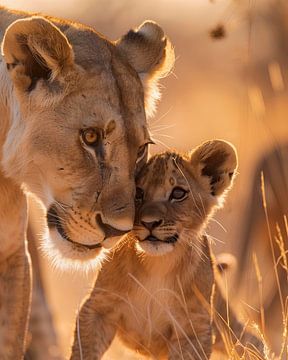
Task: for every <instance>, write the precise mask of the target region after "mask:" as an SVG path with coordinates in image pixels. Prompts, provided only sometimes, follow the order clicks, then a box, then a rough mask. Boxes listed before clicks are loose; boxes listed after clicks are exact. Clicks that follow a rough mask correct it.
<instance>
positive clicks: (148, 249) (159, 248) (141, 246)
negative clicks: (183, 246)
mask: <svg viewBox="0 0 288 360" xmlns="http://www.w3.org/2000/svg"><path fill="white" fill-rule="evenodd" d="M174 247H175V245H174V244H171V243H166V242H164V241H149V240H143V241H137V242H136V250H137V251H138V252H140V253H145V254H147V255H148V256H163V255H166V254H168V253H170V252H172V251H173V250H174Z"/></svg>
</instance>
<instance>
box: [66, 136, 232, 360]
mask: <svg viewBox="0 0 288 360" xmlns="http://www.w3.org/2000/svg"><path fill="white" fill-rule="evenodd" d="M236 167H237V155H236V151H235V149H234V147H233V146H232V145H231V144H229V143H227V142H225V141H221V140H214V141H208V142H206V143H204V144H202V145H200V146H199V147H198V148H196V149H195V150H193V151H191V153H189V154H187V155H185V156H182V155H179V154H177V153H171V152H166V153H163V154H160V155H156V156H154V157H152V158H151V159H150V161H149V162H148V163H147V164H146V165H145V166H144V168H143V169H142V170H141V172H140V174H139V176H138V178H137V179H136V180H137V194H136V219H135V227H134V229H133V230H132V231H131V232H130V233H129V234H128V235H127V236H126V237H125V238H124V239H123V241H122V242H121V243H120V245H119V246H118V247H117V248H116V249H115V250H114V251H113V253H112V254H111V261H109V262H106V263H105V264H104V265H103V268H102V270H101V272H100V274H99V276H98V279H97V281H96V283H95V286H94V289H93V291H92V293H91V295H90V297H89V298H88V300H86V302H85V303H84V305H83V306H82V309H81V311H80V314H79V319H78V320H79V323H78V326H77V329H76V331H75V340H74V345H73V353H72V359H80V358H81V359H84V360H86V359H87V360H92V359H101V357H102V355H103V354H104V353H105V352H106V350H107V349H108V347H109V345H110V344H111V342H112V340H113V338H114V336H115V335H116V334H117V335H118V336H119V337H120V338H121V339H122V340H123V341H124V343H125V344H126V345H127V346H128V347H130V348H132V349H134V350H135V351H137V352H139V353H141V354H144V355H147V356H149V357H152V358H154V359H161V358H168V359H208V358H209V356H210V354H211V346H212V329H211V327H212V326H211V313H210V305H211V293H212V286H213V283H214V273H213V264H212V259H211V254H210V248H209V243H208V240H207V237H206V235H205V232H204V231H205V227H206V225H207V222H208V220H209V217H211V215H212V214H213V212H214V210H215V209H216V208H217V207H219V205H220V204H221V203H222V200H223V198H224V195H225V192H226V191H227V189H228V188H229V187H230V186H231V184H232V181H233V177H234V173H235V169H236ZM80 354H81V355H80Z"/></svg>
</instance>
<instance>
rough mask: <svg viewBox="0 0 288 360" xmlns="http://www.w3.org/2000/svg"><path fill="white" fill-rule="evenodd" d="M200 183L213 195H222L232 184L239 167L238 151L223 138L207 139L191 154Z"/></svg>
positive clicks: (195, 173)
mask: <svg viewBox="0 0 288 360" xmlns="http://www.w3.org/2000/svg"><path fill="white" fill-rule="evenodd" d="M190 161H191V165H192V167H193V172H194V175H195V177H196V179H197V180H198V181H199V184H200V185H201V186H202V187H203V188H204V189H205V190H207V191H208V192H209V193H210V194H211V195H213V196H216V197H220V196H221V195H222V194H223V193H224V191H225V190H227V189H228V188H229V187H230V185H231V184H232V181H233V178H234V176H235V171H236V169H237V152H236V149H235V148H234V146H233V145H232V144H230V143H228V142H226V141H223V140H212V141H207V142H205V143H203V144H202V145H200V146H199V147H197V148H196V149H195V150H194V151H192V152H191V154H190Z"/></svg>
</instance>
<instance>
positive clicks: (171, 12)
mask: <svg viewBox="0 0 288 360" xmlns="http://www.w3.org/2000/svg"><path fill="white" fill-rule="evenodd" d="M1 4H2V5H4V6H7V7H10V8H14V9H21V10H28V11H33V12H43V13H45V14H49V15H54V16H57V17H63V18H68V19H72V20H74V21H79V22H83V23H85V24H88V25H91V26H93V27H94V28H95V29H96V30H97V31H99V32H101V33H103V34H105V35H106V36H107V37H108V38H110V39H112V40H116V39H117V38H119V37H120V36H121V35H123V34H124V33H126V32H127V31H128V30H129V29H130V28H133V27H136V26H138V25H140V23H141V22H143V21H144V20H145V19H152V20H155V21H157V22H158V23H159V24H160V25H161V26H162V27H163V28H164V30H165V32H166V34H167V35H168V36H169V37H170V39H171V41H172V43H173V44H174V47H175V52H176V63H175V68H174V71H173V73H172V74H171V75H170V76H169V77H168V78H166V79H164V80H163V81H162V100H161V101H160V103H159V106H158V111H157V113H156V115H155V116H154V117H153V118H152V119H150V120H149V124H150V128H151V131H152V134H153V137H154V138H155V140H156V142H157V144H158V145H156V146H153V148H151V151H152V152H157V151H163V150H165V149H166V148H171V147H172V148H177V149H179V150H188V149H191V148H193V147H194V146H197V145H198V144H199V143H201V142H202V141H205V140H208V139H212V138H221V139H225V140H228V141H231V142H232V143H233V144H234V145H235V146H236V148H237V150H238V154H239V175H238V176H237V179H236V182H235V185H234V188H233V190H232V191H231V193H230V194H229V197H228V199H227V202H226V205H225V207H224V209H223V210H221V211H219V212H218V213H217V215H216V219H217V221H218V223H217V222H214V221H212V222H211V224H210V226H209V229H208V231H209V233H210V234H211V235H212V236H213V239H214V240H215V241H214V244H213V249H214V251H215V253H221V252H223V251H225V252H231V253H233V254H234V255H235V256H236V259H237V260H238V261H241V264H238V273H237V270H236V271H234V272H233V271H232V274H228V275H229V276H228V287H229V289H230V292H231V298H233V295H234V297H235V299H234V301H235V303H236V306H237V307H239V308H240V307H241V311H242V312H241V313H243V314H244V315H243V316H245V314H246V315H247V314H249V317H250V318H253V319H256V320H257V319H258V320H261V319H260V305H261V304H260V303H259V292H258V285H257V276H256V272H255V268H254V265H255V258H254V265H253V262H251V261H250V258H251V255H252V254H253V251H254V250H255V251H256V255H257V260H258V264H259V270H260V273H261V277H262V279H263V281H262V283H263V294H264V295H263V296H264V300H265V301H266V299H268V300H267V302H268V303H269V304H268V305H267V318H266V321H267V324H268V325H267V324H266V333H267V336H268V338H269V341H270V343H271V344H272V345H273V348H274V349H275V351H279V349H280V347H281V341H282V337H281V334H282V330H283V323H282V321H281V316H280V315H281V311H280V315H279V309H280V307H281V304H280V303H279V299H278V301H277V300H275V301H274V300H273V299H274V298H273V296H274V295H275V294H274V295H273V296H272V295H271V292H273V291H274V293H275V291H276V290H275V289H276V288H275V276H274V272H273V262H271V256H270V258H269V251H268V255H267V251H266V250H267V249H270V255H271V247H269V246H270V245H269V228H267V224H266V220H265V213H264V209H263V206H262V199H261V188H260V173H261V170H263V169H264V170H263V171H264V178H265V183H266V196H267V211H268V216H269V221H270V227H271V228H270V232H271V234H270V235H271V236H270V238H272V240H273V241H274V237H275V236H274V235H273V234H274V233H273V231H274V230H275V229H276V226H275V225H276V222H278V223H280V225H279V227H280V232H281V234H282V235H281V236H282V240H283V239H284V240H283V241H284V244H285V242H286V245H287V224H286V228H285V222H284V220H283V215H284V213H285V211H287V204H288V192H287V187H288V169H287V168H288V151H287V145H286V148H285V143H288V91H287V90H288V88H287V81H288V4H287V1H286V0H210V1H209V0H145V1H137V0H93V1H92V0H81V1H80V0H61V1H59V0H50V1H45V0H37V1H36V0H35V1H32V0H2V1H1ZM283 149H284V150H285V149H286V150H285V151H286V153H285V151H284V150H283ZM273 151H274V152H273ZM271 154H272V155H271ZM273 154H274V155H273ZM273 156H274V157H273ZM285 159H286V160H285ZM265 169H266V170H265ZM279 169H281V171H280V170H279ZM280 172H281V174H280ZM266 174H267V175H266ZM269 176H270V178H269ZM272 180H273V181H272ZM280 182H281V186H280ZM275 189H276V190H275ZM275 191H276V192H277V191H278V193H277V194H275ZM258 195H259V196H258ZM275 199H276V200H275ZM277 201H278V202H277ZM279 202H280V203H281V204H282V205H283V204H284V205H283V206H284V210H283V209H282V207H281V206H282V205H281V206H280V205H279ZM275 204H276V205H275ZM285 204H286V205H285ZM285 206H286V208H285ZM39 211H40V210H39V209H38V208H37V206H36V205H33V206H31V217H32V219H34V220H35V219H36V221H34V220H33V224H32V232H33V233H34V234H38V233H39V228H38V227H39V221H37V219H38V218H39ZM286 214H287V212H286ZM251 219H254V220H255V221H254V220H253V221H252V220H251ZM251 222H252V225H253V226H254V224H255V223H257V224H256V225H257V226H254V228H253V229H251V226H252V225H251ZM219 223H220V225H219ZM275 231H276V230H275ZM251 234H252V235H251ZM278 235H279V232H278ZM245 239H246V242H245ZM248 240H249V241H248ZM248 242H249V243H250V244H252V247H251V248H249V249H248V248H247V246H248V245H247V243H248ZM243 244H246V245H245V246H246V248H245V249H244V250H243ZM273 246H274V245H273ZM265 249H266V250H265ZM265 251H266V252H265ZM275 251H276V250H275ZM276 252H277V251H276ZM243 254H244V255H243ZM275 256H276V258H277V254H276V255H275ZM282 260H283V259H282ZM40 262H41V264H42V265H41V266H42V267H43V276H44V284H45V290H46V293H47V298H48V303H49V305H50V308H51V313H52V315H53V321H54V324H55V328H56V334H57V336H58V342H59V345H60V349H61V353H62V355H64V356H66V357H67V354H68V353H69V346H70V343H71V336H72V329H73V325H74V321H75V314H76V311H77V309H78V308H79V305H80V303H81V300H82V299H83V296H84V295H85V294H86V293H87V291H88V289H89V287H90V286H91V284H92V283H93V279H94V278H95V276H96V274H95V273H94V274H88V275H85V274H76V273H73V274H71V273H60V272H59V271H57V270H54V269H52V268H51V267H50V266H49V265H48V264H47V262H46V260H45V259H43V258H40ZM280 262H281V259H280V261H279V263H280ZM244 263H245V266H244V265H243V264H244ZM230 275H231V276H230ZM235 279H236V280H235ZM255 281H256V282H255ZM281 281H282V287H284V290H283V292H284V293H285V287H286V289H287V288H288V283H287V279H286V282H285V280H281ZM235 283H236V285H237V286H235ZM255 284H256V285H255ZM258 284H259V276H258ZM235 290H236V291H235ZM276 293H277V296H276V297H278V292H277V291H276ZM282 295H283V294H282ZM283 296H284V295H283ZM274 297H275V296H274ZM232 300H233V299H232ZM273 301H274V302H273ZM284 302H285V301H284ZM272 303H273V306H272V305H271V304H272ZM270 305H271V306H272V310H271V307H270ZM280 310H281V309H280ZM239 311H240V310H239ZM271 314H272V315H271ZM277 316H278V317H277ZM275 319H277V321H276V320H275ZM269 321H270V322H269ZM286 325H287V324H286ZM263 327H264V325H263V319H262V328H263ZM122 351H123V350H122V348H121V346H120V345H119V344H118V343H117V342H116V343H115V344H114V346H113V349H112V351H110V353H109V354H108V355H107V359H113V360H114V359H122V358H123V359H124V358H125V359H128V358H129V356H128V355H127V354H126V355H125V356H124V355H123V353H122ZM136 358H137V359H138V357H135V355H131V359H136Z"/></svg>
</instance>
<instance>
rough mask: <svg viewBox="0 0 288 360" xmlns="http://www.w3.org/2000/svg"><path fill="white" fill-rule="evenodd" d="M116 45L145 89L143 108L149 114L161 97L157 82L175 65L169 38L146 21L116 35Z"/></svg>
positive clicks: (151, 22)
mask: <svg viewBox="0 0 288 360" xmlns="http://www.w3.org/2000/svg"><path fill="white" fill-rule="evenodd" d="M116 46H117V47H118V48H119V49H120V51H121V52H122V53H123V54H124V55H125V57H126V59H127V60H128V62H129V63H130V64H131V65H132V66H133V68H134V69H135V70H136V71H137V73H138V74H139V76H140V78H141V80H142V82H143V86H144V90H145V106H146V112H147V114H148V115H151V114H152V113H153V111H154V109H155V103H156V100H158V99H159V98H160V93H159V89H158V86H157V82H158V80H159V79H160V78H163V77H165V76H166V75H168V73H169V72H170V71H171V69H172V67H173V65H174V61H175V54H174V50H173V47H172V45H171V43H170V40H169V39H168V38H167V36H165V34H164V32H163V30H162V28H161V27H160V26H159V25H158V24H156V23H155V22H153V21H145V22H144V23H143V24H142V25H140V26H139V27H138V28H137V29H134V30H130V31H129V32H128V33H127V34H126V35H124V36H123V37H122V38H121V39H119V40H118V41H117V42H116Z"/></svg>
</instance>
